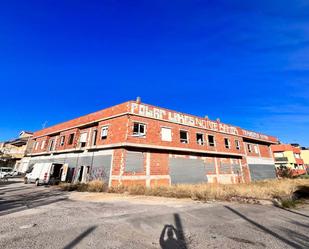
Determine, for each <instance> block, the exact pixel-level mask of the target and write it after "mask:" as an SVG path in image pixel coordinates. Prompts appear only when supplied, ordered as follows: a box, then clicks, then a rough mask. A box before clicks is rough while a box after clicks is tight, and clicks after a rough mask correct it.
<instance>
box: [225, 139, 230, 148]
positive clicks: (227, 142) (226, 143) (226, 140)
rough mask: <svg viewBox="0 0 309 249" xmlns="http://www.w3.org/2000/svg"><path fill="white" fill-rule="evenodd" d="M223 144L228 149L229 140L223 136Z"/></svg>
mask: <svg viewBox="0 0 309 249" xmlns="http://www.w3.org/2000/svg"><path fill="white" fill-rule="evenodd" d="M224 145H225V148H227V149H229V148H230V147H231V146H230V140H229V139H228V138H224Z"/></svg>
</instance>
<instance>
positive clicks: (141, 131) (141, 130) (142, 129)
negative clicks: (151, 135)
mask: <svg viewBox="0 0 309 249" xmlns="http://www.w3.org/2000/svg"><path fill="white" fill-rule="evenodd" d="M145 134H146V125H145V124H141V123H134V125H133V135H135V136H145Z"/></svg>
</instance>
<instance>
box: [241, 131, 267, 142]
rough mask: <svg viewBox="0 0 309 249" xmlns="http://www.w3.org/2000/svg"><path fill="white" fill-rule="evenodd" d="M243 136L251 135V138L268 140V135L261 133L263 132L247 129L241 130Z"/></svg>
mask: <svg viewBox="0 0 309 249" xmlns="http://www.w3.org/2000/svg"><path fill="white" fill-rule="evenodd" d="M242 132H243V134H244V136H247V137H252V138H257V139H265V140H268V139H269V138H268V136H266V135H263V134H259V133H256V132H253V131H247V130H242Z"/></svg>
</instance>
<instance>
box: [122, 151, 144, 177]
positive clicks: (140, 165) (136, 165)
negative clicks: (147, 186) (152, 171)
mask: <svg viewBox="0 0 309 249" xmlns="http://www.w3.org/2000/svg"><path fill="white" fill-rule="evenodd" d="M125 162H126V164H125V172H131V173H133V172H142V171H143V170H144V154H143V153H142V152H134V151H128V152H127V155H126V160H125Z"/></svg>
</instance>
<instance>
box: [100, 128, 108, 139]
mask: <svg viewBox="0 0 309 249" xmlns="http://www.w3.org/2000/svg"><path fill="white" fill-rule="evenodd" d="M107 134H108V126H103V127H102V128H101V139H102V140H103V139H106V138H107Z"/></svg>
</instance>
